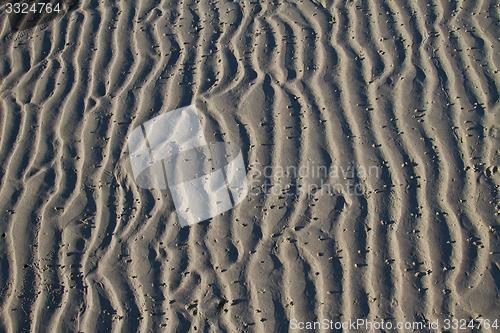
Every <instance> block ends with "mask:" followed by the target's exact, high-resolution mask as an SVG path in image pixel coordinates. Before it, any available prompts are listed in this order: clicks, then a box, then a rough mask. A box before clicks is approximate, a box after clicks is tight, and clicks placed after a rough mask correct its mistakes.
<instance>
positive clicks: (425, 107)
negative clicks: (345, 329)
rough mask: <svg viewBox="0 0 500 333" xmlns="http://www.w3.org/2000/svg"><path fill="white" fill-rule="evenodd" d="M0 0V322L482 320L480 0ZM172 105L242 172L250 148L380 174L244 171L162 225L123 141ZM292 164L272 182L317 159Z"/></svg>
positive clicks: (486, 106) (491, 103) (492, 181)
mask: <svg viewBox="0 0 500 333" xmlns="http://www.w3.org/2000/svg"><path fill="white" fill-rule="evenodd" d="M4 10H5V7H2V8H1V9H0V11H2V13H0V33H1V35H0V59H1V61H0V160H1V161H2V163H1V164H0V212H1V214H0V228H1V230H0V233H2V237H1V238H0V252H1V253H2V255H1V256H0V265H1V269H0V304H1V316H0V331H5V332H24V331H33V332H69V331H71V332H77V331H80V332H109V331H113V332H134V331H140V332H159V331H167V332H176V331H177V332H187V331H195V330H197V331H201V332H212V331H217V332H219V331H226V332H247V331H248V332H251V331H254V332H285V331H287V330H288V328H289V321H290V319H292V318H295V319H297V320H303V321H312V320H314V319H317V318H318V319H323V318H328V319H332V320H348V319H350V318H351V319H356V318H368V319H371V320H381V319H385V320H393V321H394V322H396V321H425V320H435V319H440V320H443V319H444V318H450V316H453V318H458V319H462V318H463V319H470V318H476V317H477V316H479V315H480V316H481V317H482V318H489V319H495V318H498V319H499V320H500V310H499V309H500V307H499V306H498V304H499V300H500V297H499V290H500V247H499V245H500V242H499V234H498V233H499V231H500V229H499V219H498V214H499V209H500V203H499V199H498V198H499V194H498V186H499V185H500V174H499V167H500V155H499V148H500V144H499V143H500V132H499V131H500V104H499V92H498V87H499V82H500V75H499V73H498V68H499V64H500V56H499V50H500V43H499V40H500V35H499V31H500V28H499V22H500V8H499V3H498V1H487V0H479V1H403V0H395V1H378V0H372V1H307V0H305V1H297V2H288V1H286V2H281V1H262V2H257V1H252V2H250V1H242V2H240V1H237V2H228V1H225V0H222V1H216V2H209V1H198V2H196V1H183V2H181V3H177V2H175V1H133V0H123V1H95V0H89V1H81V2H80V3H79V4H77V5H76V6H75V7H74V8H73V9H72V10H70V11H69V12H68V13H66V14H65V15H64V16H63V17H62V18H60V19H58V20H55V21H53V22H49V23H48V24H47V25H46V26H45V27H37V28H35V29H32V30H28V31H24V32H19V33H14V34H12V33H10V28H9V22H8V17H7V15H5V13H4V12H3V11H4ZM190 104H196V106H197V107H198V109H199V110H200V111H201V113H202V114H203V117H202V124H203V126H204V128H205V135H206V136H207V140H208V141H226V142H233V143H237V144H238V145H239V146H240V147H241V148H242V151H243V154H244V159H245V163H246V164H247V166H248V169H249V172H248V177H249V178H248V179H249V181H250V182H251V181H252V180H254V179H257V180H258V181H262V180H263V179H262V177H260V178H259V177H257V178H252V177H253V175H254V173H253V172H252V171H253V170H255V169H256V168H257V167H258V166H259V165H260V166H296V167H300V166H304V165H307V163H315V164H316V165H324V166H341V167H348V166H351V165H354V166H364V167H367V168H368V167H370V166H375V167H376V168H378V169H377V170H378V172H379V173H378V174H377V176H376V177H367V178H366V179H363V178H360V177H358V176H355V177H354V179H352V181H354V182H356V183H359V184H363V185H364V186H365V187H366V189H367V192H366V193H365V195H352V194H351V195H350V194H347V193H341V194H339V195H328V194H323V195H320V194H315V195H311V196H306V195H293V193H292V194H290V193H277V194H272V195H269V196H264V195H256V194H257V191H258V188H259V186H260V185H261V183H252V184H253V185H255V187H253V188H252V189H251V191H250V192H251V193H250V195H249V196H248V200H245V201H244V202H243V203H241V204H240V205H238V206H237V207H235V209H233V210H232V211H230V212H228V213H225V214H223V215H222V216H218V217H215V218H213V219H212V220H211V221H208V222H203V223H200V224H197V225H194V226H191V227H187V228H180V226H179V223H178V221H177V218H176V214H175V210H174V206H173V202H172V198H171V197H170V194H169V192H168V191H160V190H145V189H141V188H139V187H138V186H137V185H136V184H135V182H134V178H133V174H132V171H131V168H130V163H129V156H128V148H127V145H126V140H127V138H128V135H129V134H130V133H131V131H132V130H133V129H135V128H136V127H138V126H140V125H141V124H142V123H144V122H145V121H147V120H149V119H151V118H153V117H155V116H157V115H159V114H162V113H164V112H167V111H169V110H174V109H176V108H179V107H182V106H186V105H190ZM292 178H293V177H288V176H286V175H284V176H282V177H281V178H280V179H274V180H273V182H274V184H275V185H276V184H284V185H286V184H301V185H303V187H306V186H308V184H313V183H314V182H315V181H317V179H316V180H315V179H314V178H315V177H314V176H313V177H311V179H308V178H307V177H304V178H303V179H296V178H295V179H292ZM316 178H317V177H316ZM345 178H346V177H344V176H342V175H338V176H337V177H334V178H333V179H332V180H331V181H332V182H334V183H341V184H345V183H346V182H347V181H348V179H345ZM347 178H349V177H347ZM290 191H291V192H293V191H292V190H290ZM499 324H500V323H499ZM425 331H429V330H425ZM482 331H485V332H486V331H489V330H482Z"/></svg>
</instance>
